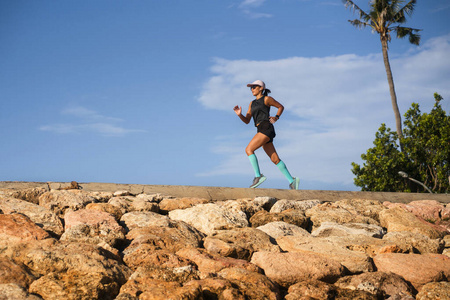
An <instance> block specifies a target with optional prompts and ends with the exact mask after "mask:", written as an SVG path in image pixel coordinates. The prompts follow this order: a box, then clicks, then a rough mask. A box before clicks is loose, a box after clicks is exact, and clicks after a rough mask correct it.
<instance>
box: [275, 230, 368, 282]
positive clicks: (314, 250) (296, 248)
mask: <svg viewBox="0 0 450 300" xmlns="http://www.w3.org/2000/svg"><path fill="white" fill-rule="evenodd" d="M277 243H278V245H279V246H280V247H281V249H282V250H283V251H288V252H300V253H305V254H316V255H323V256H326V257H327V258H328V259H330V260H334V261H336V262H338V263H339V264H341V265H343V266H344V267H345V268H346V269H348V271H349V272H350V273H352V274H355V273H356V274H357V273H362V272H372V271H374V270H375V268H374V265H373V262H372V259H371V258H370V257H369V256H368V255H367V254H366V253H364V252H360V251H352V250H349V249H348V248H347V247H345V246H343V245H340V244H339V243H336V242H332V241H329V240H327V239H325V238H314V237H299V236H295V237H293V236H284V237H281V238H278V239H277Z"/></svg>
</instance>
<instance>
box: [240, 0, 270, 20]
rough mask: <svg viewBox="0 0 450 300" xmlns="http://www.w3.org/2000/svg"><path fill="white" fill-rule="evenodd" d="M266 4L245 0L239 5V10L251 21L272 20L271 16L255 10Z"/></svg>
mask: <svg viewBox="0 0 450 300" xmlns="http://www.w3.org/2000/svg"><path fill="white" fill-rule="evenodd" d="M264 2H266V0H244V1H243V2H242V3H241V4H239V8H240V9H241V10H242V12H243V13H244V14H245V15H247V16H248V17H250V18H251V19H261V18H271V17H272V15H271V14H268V13H261V12H258V11H256V10H255V9H256V8H257V7H260V6H262V5H263V4H264Z"/></svg>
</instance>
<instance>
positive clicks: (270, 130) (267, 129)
mask: <svg viewBox="0 0 450 300" xmlns="http://www.w3.org/2000/svg"><path fill="white" fill-rule="evenodd" d="M256 128H257V130H258V132H261V133H262V134H264V135H267V136H268V137H269V138H270V141H268V142H267V143H272V142H273V138H274V137H275V136H276V134H275V128H274V127H273V124H272V123H270V122H269V121H262V122H261V123H259V124H258V126H257V127H256Z"/></svg>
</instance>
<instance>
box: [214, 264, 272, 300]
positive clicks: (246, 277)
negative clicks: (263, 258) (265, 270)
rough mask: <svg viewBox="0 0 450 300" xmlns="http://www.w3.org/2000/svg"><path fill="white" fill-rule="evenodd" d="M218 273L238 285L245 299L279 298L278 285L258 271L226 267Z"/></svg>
mask: <svg viewBox="0 0 450 300" xmlns="http://www.w3.org/2000/svg"><path fill="white" fill-rule="evenodd" d="M218 275H219V276H220V277H222V278H225V279H227V280H229V281H230V282H232V283H233V284H234V285H235V286H238V287H239V290H240V291H241V292H242V293H243V294H244V295H245V296H246V298H247V299H270V300H277V299H281V293H280V290H279V288H278V286H277V285H276V284H274V283H273V282H272V281H271V280H270V279H269V278H267V277H266V276H264V275H262V274H260V273H257V272H252V271H249V270H246V269H241V268H227V269H223V270H222V271H220V272H219V274H218Z"/></svg>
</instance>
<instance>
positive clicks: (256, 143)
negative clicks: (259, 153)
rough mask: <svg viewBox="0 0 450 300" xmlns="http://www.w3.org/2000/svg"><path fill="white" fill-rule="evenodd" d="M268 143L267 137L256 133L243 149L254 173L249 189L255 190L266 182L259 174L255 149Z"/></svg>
mask: <svg viewBox="0 0 450 300" xmlns="http://www.w3.org/2000/svg"><path fill="white" fill-rule="evenodd" d="M268 141H269V137H267V136H265V135H264V134H261V133H257V134H256V135H255V136H254V137H253V139H252V140H251V141H250V143H249V144H248V146H247V148H245V153H247V155H248V159H249V160H250V163H251V165H252V167H253V171H254V172H255V178H254V179H253V183H252V185H251V186H250V187H251V188H255V187H257V186H258V185H260V184H261V183H263V182H264V180H266V177H264V175H262V174H261V172H260V169H259V163H258V158H257V157H256V155H255V151H256V149H258V148H260V147H261V146H262V145H264V143H267V142H268Z"/></svg>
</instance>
